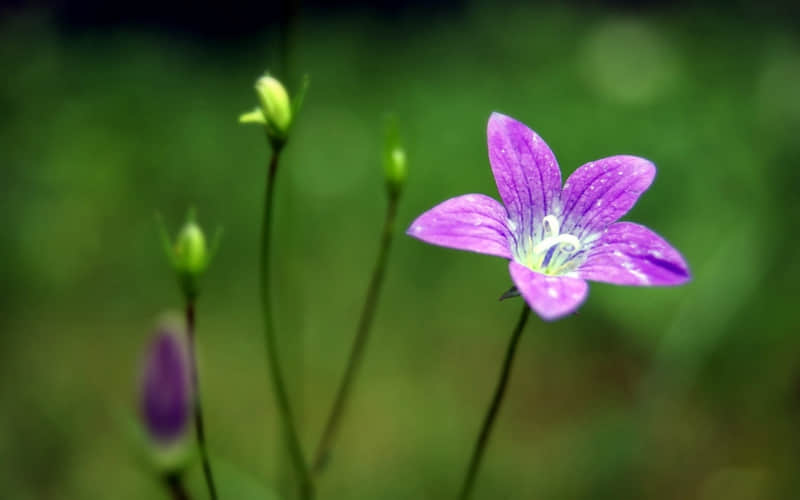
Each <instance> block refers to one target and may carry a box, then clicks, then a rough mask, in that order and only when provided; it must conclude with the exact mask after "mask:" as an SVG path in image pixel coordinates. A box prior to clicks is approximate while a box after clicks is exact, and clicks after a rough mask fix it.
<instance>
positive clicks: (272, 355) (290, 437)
mask: <svg viewBox="0 0 800 500" xmlns="http://www.w3.org/2000/svg"><path fill="white" fill-rule="evenodd" d="M279 156H280V146H278V145H276V146H275V147H273V152H272V159H271V160H270V163H269V171H268V174H267V186H266V195H265V198H264V219H263V226H262V228H261V270H260V271H261V272H260V273H259V274H260V275H261V308H262V312H263V316H264V345H265V348H266V355H267V365H268V366H269V370H270V375H271V377H270V379H271V380H272V388H273V392H274V393H275V401H276V403H277V405H278V411H279V412H280V417H281V420H282V423H283V427H284V429H285V431H286V438H287V442H288V443H287V444H288V446H289V455H290V457H291V460H292V465H293V466H294V468H295V472H296V473H297V478H298V480H299V481H300V498H302V499H310V498H313V496H314V486H313V484H312V482H311V475H310V474H309V472H308V467H307V466H306V461H305V458H304V457H303V450H302V448H301V446H300V438H299V437H298V434H297V428H296V427H295V425H294V416H293V414H292V408H291V406H290V405H289V395H288V393H287V391H286V383H285V382H284V379H283V370H282V368H281V364H280V356H279V355H278V345H277V342H276V339H275V325H274V323H273V320H272V300H271V296H270V287H269V283H270V276H271V275H270V255H271V254H270V248H271V247H270V241H271V228H272V211H273V210H272V207H273V205H274V191H275V177H276V174H277V171H278V159H279Z"/></svg>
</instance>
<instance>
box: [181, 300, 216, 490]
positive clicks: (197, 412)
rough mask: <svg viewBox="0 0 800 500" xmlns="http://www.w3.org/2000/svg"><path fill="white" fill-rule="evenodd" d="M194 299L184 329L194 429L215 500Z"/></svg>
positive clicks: (188, 309) (187, 310) (209, 488)
mask: <svg viewBox="0 0 800 500" xmlns="http://www.w3.org/2000/svg"><path fill="white" fill-rule="evenodd" d="M194 327H195V317H194V299H190V300H189V301H188V302H187V304H186V329H187V330H188V332H189V349H190V350H191V357H192V383H193V385H194V427H195V430H196V432H197V446H198V448H200V458H201V461H202V463H203V476H205V478H206V486H207V487H208V495H209V497H210V498H211V500H217V488H216V486H214V476H213V475H212V474H211V462H210V461H209V460H208V448H207V447H206V432H205V425H204V424H203V408H202V404H201V400H200V383H199V381H198V376H197V355H196V354H195V340H194Z"/></svg>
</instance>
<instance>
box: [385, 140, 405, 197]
mask: <svg viewBox="0 0 800 500" xmlns="http://www.w3.org/2000/svg"><path fill="white" fill-rule="evenodd" d="M383 170H384V174H385V175H386V185H387V186H388V188H389V193H390V194H392V195H398V194H400V191H401V190H402V189H403V185H404V184H405V182H406V178H407V177H408V167H407V166H406V152H405V150H403V148H400V147H395V148H393V149H391V150H390V151H388V152H387V154H386V156H385V158H384V163H383Z"/></svg>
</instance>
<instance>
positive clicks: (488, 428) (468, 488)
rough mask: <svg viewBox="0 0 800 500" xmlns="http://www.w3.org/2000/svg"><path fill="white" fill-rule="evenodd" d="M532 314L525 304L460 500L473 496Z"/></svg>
mask: <svg viewBox="0 0 800 500" xmlns="http://www.w3.org/2000/svg"><path fill="white" fill-rule="evenodd" d="M530 312H531V310H530V308H529V307H528V305H527V304H525V305H524V306H523V309H522V314H521V315H520V317H519V321H517V326H516V327H515V328H514V332H513V333H512V334H511V341H510V342H509V344H508V349H507V350H506V359H505V361H503V369H502V371H501V372H500V380H498V381H497V387H496V388H495V390H494V396H493V397H492V402H491V404H490V405H489V410H488V411H487V413H486V417H485V418H484V419H483V426H482V427H481V433H480V434H479V435H478V441H477V442H476V443H475V449H474V450H473V452H472V459H470V461H469V468H468V469H467V475H466V477H465V478H464V484H463V485H462V487H461V493H460V494H459V495H458V498H459V499H460V500H467V499H468V498H469V497H470V495H471V494H472V487H473V486H474V484H475V477H476V476H477V475H478V468H479V467H480V465H481V459H482V458H483V452H484V450H485V449H486V444H487V442H488V441H489V434H491V432H492V426H493V424H494V421H495V418H496V417H497V413H498V411H499V410H500V403H502V402H503V396H504V395H505V393H506V386H507V385H508V378H509V375H510V374H511V366H512V364H513V363H514V354H515V353H516V351H517V344H518V343H519V338H520V336H521V334H522V330H523V328H524V327H525V323H526V322H527V320H528V316H529V314H530Z"/></svg>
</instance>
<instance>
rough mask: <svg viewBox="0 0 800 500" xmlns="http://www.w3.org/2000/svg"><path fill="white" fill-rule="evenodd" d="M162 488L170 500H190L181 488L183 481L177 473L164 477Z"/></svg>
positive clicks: (186, 492) (182, 487)
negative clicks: (165, 489)
mask: <svg viewBox="0 0 800 500" xmlns="http://www.w3.org/2000/svg"><path fill="white" fill-rule="evenodd" d="M164 486H165V487H166V488H167V490H168V491H169V494H170V496H171V497H172V500H190V499H191V497H190V496H189V492H188V491H186V488H185V487H184V486H183V480H182V479H181V476H180V475H178V474H177V473H173V474H167V475H166V476H164Z"/></svg>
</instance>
